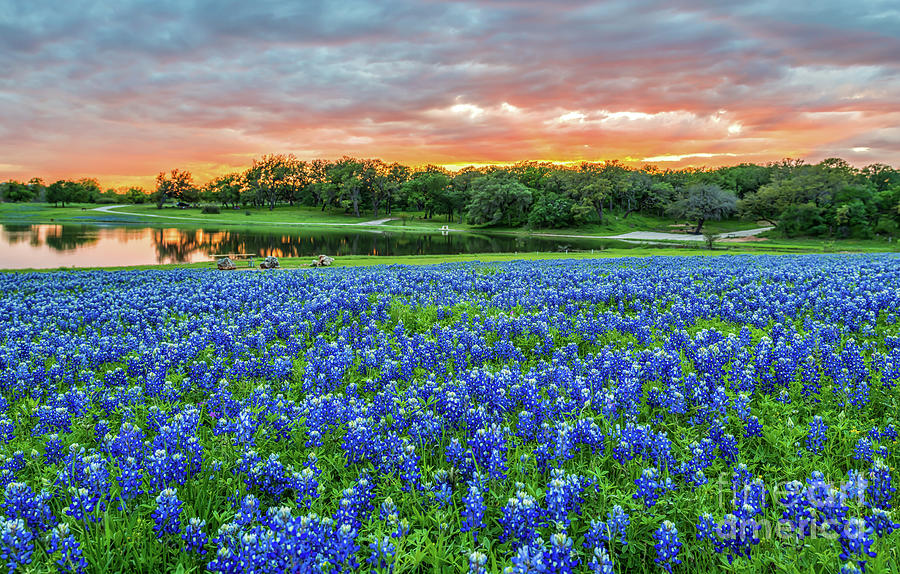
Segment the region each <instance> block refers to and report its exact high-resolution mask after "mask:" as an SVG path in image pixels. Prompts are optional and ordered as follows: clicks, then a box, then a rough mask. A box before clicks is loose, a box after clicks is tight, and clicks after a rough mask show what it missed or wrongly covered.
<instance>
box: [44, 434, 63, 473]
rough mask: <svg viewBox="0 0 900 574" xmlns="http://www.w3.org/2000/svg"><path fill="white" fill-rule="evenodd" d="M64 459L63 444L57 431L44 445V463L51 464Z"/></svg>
mask: <svg viewBox="0 0 900 574" xmlns="http://www.w3.org/2000/svg"><path fill="white" fill-rule="evenodd" d="M62 459H63V444H62V441H60V440H59V435H57V434H56V433H54V434H52V435H50V437H49V438H48V439H47V442H46V443H45V446H44V463H45V464H47V465H48V466H49V465H53V464H57V463H58V462H60V461H61V460H62Z"/></svg>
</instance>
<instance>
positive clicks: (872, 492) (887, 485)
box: [866, 459, 897, 510]
mask: <svg viewBox="0 0 900 574" xmlns="http://www.w3.org/2000/svg"><path fill="white" fill-rule="evenodd" d="M895 492H897V488H896V487H894V486H892V485H891V469H890V468H888V466H887V465H886V464H885V463H884V461H883V460H881V459H877V460H876V461H875V464H873V465H872V469H871V470H869V484H868V486H867V487H866V498H867V499H868V502H869V504H870V505H871V506H873V507H874V508H881V509H883V510H890V509H891V507H892V504H891V500H892V499H893V497H894V493H895Z"/></svg>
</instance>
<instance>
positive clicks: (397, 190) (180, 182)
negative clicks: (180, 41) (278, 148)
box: [0, 154, 900, 238]
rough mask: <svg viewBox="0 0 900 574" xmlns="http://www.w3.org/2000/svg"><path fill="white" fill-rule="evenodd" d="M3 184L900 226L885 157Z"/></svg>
mask: <svg viewBox="0 0 900 574" xmlns="http://www.w3.org/2000/svg"><path fill="white" fill-rule="evenodd" d="M0 186H2V188H0V196H2V197H3V199H4V200H5V201H31V200H42V201H47V202H51V203H57V204H63V205H65V203H72V202H121V203H143V202H155V203H156V204H157V206H158V207H163V205H164V204H165V203H166V202H167V201H176V202H184V203H186V204H191V205H195V204H198V203H201V202H205V203H208V204H213V203H215V204H220V205H221V206H223V207H225V208H228V207H233V208H237V207H251V206H254V207H259V208H263V207H266V208H268V209H274V208H275V207H276V206H278V205H304V206H312V207H316V208H320V209H321V210H322V211H325V210H327V209H334V208H338V209H343V210H345V211H346V212H347V213H352V214H353V215H355V216H357V217H362V216H363V215H368V214H371V216H372V217H375V218H377V217H380V216H390V215H391V214H392V213H394V212H395V211H398V210H399V211H404V212H409V211H415V212H419V213H421V214H422V216H423V217H424V218H426V219H432V218H442V219H443V218H445V219H446V221H448V222H458V223H464V222H465V223H469V224H472V225H485V226H504V227H521V226H529V227H532V228H566V227H579V226H584V225H591V224H603V223H604V222H605V221H606V220H607V218H608V217H609V216H610V214H612V213H615V214H616V216H617V217H623V218H628V217H629V216H630V215H632V214H642V215H650V216H657V217H671V218H675V219H678V220H684V221H690V222H691V223H692V227H693V231H694V232H695V233H700V232H701V231H702V229H703V226H704V224H705V222H707V221H709V220H714V219H721V218H727V217H733V216H739V217H743V218H746V219H750V220H754V221H762V222H768V223H771V224H772V225H775V226H776V227H777V228H778V229H779V230H781V231H782V232H783V233H784V234H785V235H787V236H790V237H795V236H829V237H854V238H869V237H873V236H875V235H882V236H894V235H897V234H898V229H900V171H898V170H895V169H893V168H892V167H891V166H888V165H885V164H872V165H868V166H866V167H863V168H855V167H853V166H851V165H850V164H849V163H847V162H846V161H844V160H842V159H839V158H830V159H826V160H824V161H822V162H819V163H815V164H808V163H805V162H804V161H802V160H796V159H785V160H782V161H778V162H771V163H767V164H764V165H762V164H750V163H743V164H740V165H735V166H727V167H720V168H688V169H677V170H674V169H659V168H657V167H654V166H644V167H641V168H630V167H628V166H625V165H623V164H622V163H620V162H618V161H607V162H598V163H590V162H584V163H580V164H577V165H571V166H561V165H558V164H551V163H539V162H521V163H517V164H515V165H512V166H487V167H479V168H475V167H469V168H465V169H462V170H459V171H457V172H451V171H448V170H446V169H444V168H442V167H439V166H433V165H428V166H424V167H420V168H411V167H409V166H406V165H402V164H399V163H386V162H384V161H381V160H378V159H357V158H352V157H342V158H340V159H338V160H323V159H316V160H312V161H301V160H299V159H297V158H296V157H294V156H293V155H290V154H288V155H284V154H271V155H265V156H263V157H261V158H259V159H256V160H254V161H253V164H252V165H251V166H250V167H249V168H248V169H247V170H245V171H243V172H240V173H231V174H227V175H223V176H220V177H217V178H215V179H213V180H212V181H209V182H207V183H205V184H203V185H197V184H196V183H195V182H194V180H193V177H192V175H191V173H190V172H188V171H184V170H179V169H175V170H172V171H170V172H162V173H160V174H159V175H158V176H157V179H156V188H155V189H154V190H153V191H152V192H151V193H146V192H145V191H144V190H143V189H140V188H129V189H126V190H119V191H116V190H107V191H106V192H101V191H100V187H99V185H97V183H96V181H95V180H78V181H68V180H64V181H57V182H55V183H53V184H51V185H49V186H46V187H44V186H43V182H41V180H38V179H32V180H31V181H30V182H28V183H19V182H13V181H10V182H7V183H5V184H0Z"/></svg>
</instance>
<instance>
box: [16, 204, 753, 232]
mask: <svg viewBox="0 0 900 574" xmlns="http://www.w3.org/2000/svg"><path fill="white" fill-rule="evenodd" d="M98 207H105V206H97V205H95V204H75V205H69V206H66V207H55V206H53V205H51V204H39V203H24V204H11V203H0V223H2V224H29V223H30V224H35V223H56V224H82V225H90V224H98V223H103V224H109V223H114V224H119V225H135V224H140V225H146V226H151V227H157V226H165V227H184V228H196V227H232V226H237V227H249V226H252V227H253V228H254V229H262V228H270V229H271V230H272V231H275V230H278V231H284V229H285V228H290V227H297V228H303V229H306V228H312V227H315V226H321V227H337V228H351V229H353V228H365V229H372V228H379V229H383V230H385V231H400V232H403V231H409V232H422V231H440V230H441V228H443V227H444V226H446V227H448V228H449V229H450V230H452V231H455V232H465V233H489V234H515V235H524V236H527V235H533V234H550V235H559V236H561V237H565V236H569V235H574V236H604V235H618V234H622V233H628V232H632V231H656V232H665V233H677V232H678V231H679V224H678V223H676V222H674V220H671V219H666V218H659V217H650V216H644V215H640V214H633V215H631V216H630V217H628V218H625V217H619V215H617V214H612V215H610V216H609V217H608V219H607V220H606V222H605V223H604V224H603V225H599V224H591V225H586V226H582V227H576V228H553V229H550V228H548V229H544V228H541V229H529V228H524V227H502V226H499V227H485V226H476V225H467V224H464V223H455V222H448V221H446V219H444V218H439V219H424V218H423V217H422V216H421V213H409V212H402V211H398V212H394V213H393V214H392V215H390V216H388V215H384V214H380V215H379V216H378V217H377V218H376V217H374V216H373V215H371V214H365V215H363V216H361V217H355V216H353V215H350V214H347V213H344V212H342V211H341V210H328V211H324V212H323V211H321V210H319V209H314V208H308V207H300V206H296V207H289V206H279V207H276V208H275V210H273V211H270V210H269V209H267V208H251V209H243V208H242V209H237V210H234V209H222V210H221V213H217V214H203V213H201V212H200V209H198V208H188V209H176V208H172V207H167V208H164V209H158V208H157V207H156V206H155V205H114V206H110V207H112V208H113V209H112V211H108V212H107V211H98V210H97V208H98ZM386 219H389V220H388V221H382V220H386ZM373 222H379V223H373ZM760 226H761V224H760V223H759V222H752V221H742V220H738V219H729V220H724V221H712V222H709V223H707V225H706V228H708V229H710V230H712V231H714V232H716V233H725V232H729V231H740V230H746V229H753V228H756V227H760Z"/></svg>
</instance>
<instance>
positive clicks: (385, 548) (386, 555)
mask: <svg viewBox="0 0 900 574" xmlns="http://www.w3.org/2000/svg"><path fill="white" fill-rule="evenodd" d="M369 550H371V551H372V553H371V554H370V555H369V557H368V558H367V561H368V562H369V564H370V565H371V566H372V568H390V571H391V572H393V570H394V552H395V551H396V547H395V546H394V543H393V542H391V539H390V537H387V536H385V537H384V538H382V539H381V540H376V541H375V542H372V543H371V544H369Z"/></svg>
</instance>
